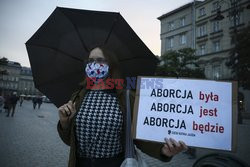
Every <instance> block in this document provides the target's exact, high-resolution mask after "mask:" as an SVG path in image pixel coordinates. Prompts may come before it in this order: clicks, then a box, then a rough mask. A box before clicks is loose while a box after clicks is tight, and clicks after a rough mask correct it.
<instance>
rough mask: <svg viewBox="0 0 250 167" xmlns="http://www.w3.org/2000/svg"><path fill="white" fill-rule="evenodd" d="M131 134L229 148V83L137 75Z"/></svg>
mask: <svg viewBox="0 0 250 167" xmlns="http://www.w3.org/2000/svg"><path fill="white" fill-rule="evenodd" d="M138 88H139V89H140V90H139V95H138V97H137V98H139V100H138V99H137V100H138V104H137V107H135V109H137V111H136V112H135V113H137V115H136V116H135V117H136V118H137V119H136V123H135V124H136V125H134V126H135V138H136V139H142V140H150V141H156V142H164V138H165V137H167V138H170V137H171V138H174V139H175V140H177V141H178V140H182V141H184V142H185V143H186V144H187V145H189V146H195V147H203V148H212V149H221V150H228V151H231V150H232V131H233V126H232V119H233V118H232V105H233V102H232V83H231V82H217V81H209V80H190V79H172V78H171V79H170V78H151V77H140V78H139V82H138V85H137V89H138Z"/></svg>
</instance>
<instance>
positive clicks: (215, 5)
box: [213, 1, 220, 11]
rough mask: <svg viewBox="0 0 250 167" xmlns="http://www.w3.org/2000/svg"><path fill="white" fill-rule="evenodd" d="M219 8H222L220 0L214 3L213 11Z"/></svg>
mask: <svg viewBox="0 0 250 167" xmlns="http://www.w3.org/2000/svg"><path fill="white" fill-rule="evenodd" d="M218 9H220V4H219V1H217V2H214V3H213V11H217V10H218Z"/></svg>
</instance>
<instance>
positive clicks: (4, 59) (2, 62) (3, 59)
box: [0, 57, 9, 64]
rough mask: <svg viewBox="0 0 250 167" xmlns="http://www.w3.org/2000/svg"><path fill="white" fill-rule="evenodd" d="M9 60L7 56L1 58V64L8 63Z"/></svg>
mask: <svg viewBox="0 0 250 167" xmlns="http://www.w3.org/2000/svg"><path fill="white" fill-rule="evenodd" d="M8 61H9V60H8V59H7V58H6V57H3V58H0V64H7V63H8Z"/></svg>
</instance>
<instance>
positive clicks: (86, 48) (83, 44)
mask: <svg viewBox="0 0 250 167" xmlns="http://www.w3.org/2000/svg"><path fill="white" fill-rule="evenodd" d="M61 12H62V14H63V15H64V16H65V17H66V18H67V19H68V20H69V22H70V23H71V24H72V25H73V27H74V29H75V30H76V33H77V36H78V37H79V39H80V41H81V43H82V46H83V47H84V49H85V50H86V51H87V52H89V49H88V47H87V46H86V45H85V42H84V41H83V39H82V38H81V36H80V32H79V30H78V28H77V27H76V25H75V24H74V23H73V22H72V20H71V19H70V18H69V17H68V16H67V15H66V14H64V12H63V11H61Z"/></svg>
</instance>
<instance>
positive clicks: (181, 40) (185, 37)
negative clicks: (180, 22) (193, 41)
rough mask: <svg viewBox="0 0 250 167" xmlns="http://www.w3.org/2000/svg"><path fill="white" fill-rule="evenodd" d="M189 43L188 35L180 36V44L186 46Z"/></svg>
mask: <svg viewBox="0 0 250 167" xmlns="http://www.w3.org/2000/svg"><path fill="white" fill-rule="evenodd" d="M186 43H187V36H186V34H181V35H180V44H182V45H184V44H186Z"/></svg>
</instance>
